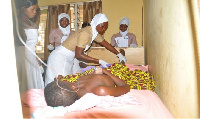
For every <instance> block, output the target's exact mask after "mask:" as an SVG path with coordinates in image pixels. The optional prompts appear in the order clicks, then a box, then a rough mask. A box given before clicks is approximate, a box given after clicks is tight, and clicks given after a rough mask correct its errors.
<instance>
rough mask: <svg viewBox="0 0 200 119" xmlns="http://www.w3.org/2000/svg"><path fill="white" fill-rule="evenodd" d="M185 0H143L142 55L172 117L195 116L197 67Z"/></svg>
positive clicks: (186, 1)
mask: <svg viewBox="0 0 200 119" xmlns="http://www.w3.org/2000/svg"><path fill="white" fill-rule="evenodd" d="M189 5H190V3H189V2H188V0H144V8H145V15H144V17H145V20H144V22H145V51H146V52H145V53H146V54H145V57H146V63H147V64H148V65H149V66H150V72H151V73H153V74H154V76H155V80H156V86H157V87H156V93H157V94H158V95H159V97H160V98H161V100H162V101H163V103H164V104H165V105H166V106H167V108H168V109H169V111H170V112H171V113H172V114H173V115H174V117H176V118H198V116H199V115H198V110H199V109H198V106H199V104H198V100H197V99H198V95H197V73H196V72H197V70H196V63H195V56H194V42H193V33H192V30H193V29H192V22H191V13H190V12H191V11H190V10H191V8H190V7H189Z"/></svg>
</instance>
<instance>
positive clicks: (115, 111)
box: [21, 47, 173, 118]
mask: <svg viewBox="0 0 200 119" xmlns="http://www.w3.org/2000/svg"><path fill="white" fill-rule="evenodd" d="M123 49H124V50H125V52H126V58H127V63H126V65H124V66H123V65H121V64H118V63H116V62H118V58H117V57H116V56H115V55H113V54H112V53H110V52H109V51H107V50H106V49H105V48H102V47H93V48H91V50H90V52H88V55H89V56H92V57H96V58H99V59H103V60H105V61H109V62H108V63H110V64H112V67H113V68H108V69H107V70H113V72H115V73H114V74H118V75H117V76H119V77H120V78H121V79H123V80H125V81H126V83H128V84H129V85H130V87H131V91H130V92H129V93H127V94H124V95H122V96H119V97H112V96H96V95H94V94H86V95H85V96H83V97H82V98H80V99H79V100H77V101H76V102H75V103H74V104H72V105H70V106H68V107H58V108H52V107H49V106H47V105H46V102H45V99H44V93H43V91H44V90H43V89H31V90H29V91H27V92H25V93H23V94H21V101H22V109H23V116H24V118H33V117H35V118H36V117H38V118H46V117H51V118H173V116H172V114H171V113H170V112H169V111H168V110H167V108H166V107H165V105H164V104H163V103H162V101H161V100H160V98H159V97H158V95H157V94H156V93H155V92H154V91H155V84H154V80H153V78H152V77H153V76H151V75H150V73H149V72H148V65H144V48H143V47H138V48H123ZM118 50H119V48H118ZM98 53H99V54H101V53H104V55H103V56H102V55H97V54H98ZM105 56H106V57H105ZM116 67H117V69H115V68H116ZM119 69H120V70H119ZM121 69H122V70H121ZM89 70H92V68H90V69H87V71H89ZM127 70H130V71H127ZM117 71H120V72H122V73H121V74H120V73H116V72H117ZM123 71H125V72H126V73H124V72H123ZM84 72H85V71H84ZM127 72H128V73H127ZM130 73H131V74H133V76H132V78H130ZM124 74H125V75H124ZM135 74H137V75H135ZM146 74H148V76H145V75H146ZM127 75H128V76H129V77H128V78H127ZM71 78H74V76H72V75H71V76H68V79H71ZM126 79H130V80H131V81H130V80H126ZM73 80H74V79H73Z"/></svg>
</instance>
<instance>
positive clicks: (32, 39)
mask: <svg viewBox="0 0 200 119" xmlns="http://www.w3.org/2000/svg"><path fill="white" fill-rule="evenodd" d="M24 30H25V33H26V36H27V40H26V45H27V46H28V47H29V48H30V49H31V51H33V53H35V51H36V49H35V46H36V44H37V41H38V30H37V29H24ZM31 51H30V50H28V49H27V48H26V47H25V56H26V59H25V64H26V73H27V84H28V89H35V88H36V89H42V88H44V81H43V77H42V73H41V71H40V68H39V65H38V62H37V60H36V56H34V55H33V54H32V52H31Z"/></svg>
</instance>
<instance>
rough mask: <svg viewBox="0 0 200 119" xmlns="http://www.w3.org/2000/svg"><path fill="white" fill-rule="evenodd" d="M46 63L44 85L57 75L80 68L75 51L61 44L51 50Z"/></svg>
mask: <svg viewBox="0 0 200 119" xmlns="http://www.w3.org/2000/svg"><path fill="white" fill-rule="evenodd" d="M47 65H48V67H47V70H46V75H45V86H46V85H47V84H49V83H50V82H52V81H54V78H55V77H57V76H58V75H62V76H66V75H70V74H75V73H76V72H78V71H80V70H81V68H80V66H79V61H78V60H77V59H76V58H75V52H72V51H70V50H68V49H66V48H65V47H63V46H61V45H60V46H58V47H56V49H55V50H53V51H52V52H51V54H50V55H49V57H48V62H47Z"/></svg>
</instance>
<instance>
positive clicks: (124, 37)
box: [111, 17, 137, 47]
mask: <svg viewBox="0 0 200 119" xmlns="http://www.w3.org/2000/svg"><path fill="white" fill-rule="evenodd" d="M129 24H130V20H129V18H128V17H123V18H122V19H121V21H120V22H119V30H120V31H119V33H117V34H114V35H113V36H112V37H111V45H112V46H115V47H137V41H136V36H135V34H133V33H129V32H128V30H129V29H128V28H129Z"/></svg>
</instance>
